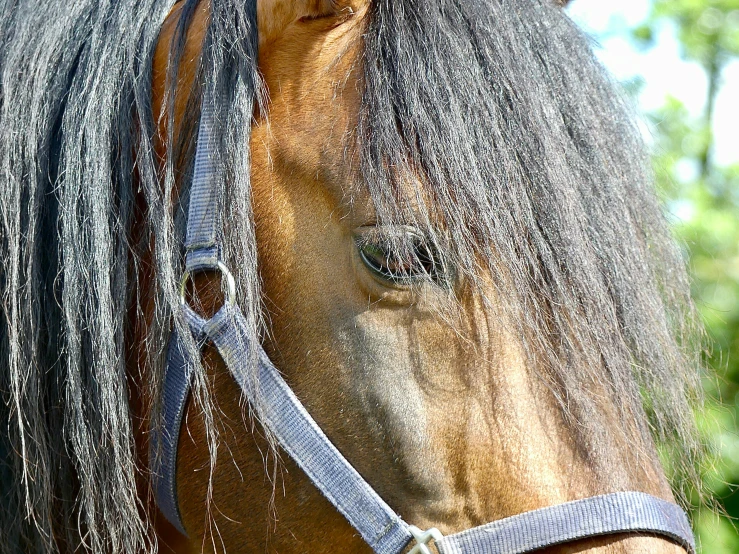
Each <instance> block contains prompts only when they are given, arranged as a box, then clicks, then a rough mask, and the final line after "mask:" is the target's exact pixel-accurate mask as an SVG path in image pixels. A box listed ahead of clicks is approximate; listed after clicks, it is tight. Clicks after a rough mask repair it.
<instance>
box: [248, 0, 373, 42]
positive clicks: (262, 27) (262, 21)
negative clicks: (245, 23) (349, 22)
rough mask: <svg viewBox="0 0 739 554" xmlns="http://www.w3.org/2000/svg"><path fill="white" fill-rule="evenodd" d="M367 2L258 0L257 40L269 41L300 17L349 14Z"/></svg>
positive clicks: (343, 0)
mask: <svg viewBox="0 0 739 554" xmlns="http://www.w3.org/2000/svg"><path fill="white" fill-rule="evenodd" d="M367 3H369V0H258V1H257V24H258V25H259V42H260V44H265V43H269V42H270V41H271V40H273V39H275V38H277V37H278V36H280V34H281V33H282V32H283V31H284V30H285V28H286V27H287V26H288V25H290V24H291V23H294V22H295V21H298V20H300V19H318V18H321V17H329V16H332V15H337V16H340V15H351V14H352V13H354V12H356V11H358V10H359V8H360V7H361V6H362V5H363V4H367Z"/></svg>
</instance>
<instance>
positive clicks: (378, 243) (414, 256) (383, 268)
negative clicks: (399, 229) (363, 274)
mask: <svg viewBox="0 0 739 554" xmlns="http://www.w3.org/2000/svg"><path fill="white" fill-rule="evenodd" d="M357 248H358V249H359V256H360V258H361V260H362V262H363V263H364V265H365V266H366V267H367V268H368V269H369V270H370V271H372V272H373V273H374V274H375V275H377V276H378V277H380V278H381V279H384V280H386V281H391V282H393V283H401V284H408V283H411V282H413V281H417V280H421V279H430V280H432V281H434V282H436V283H437V284H441V283H442V282H444V281H445V280H446V279H445V278H444V276H445V271H444V265H443V264H442V263H441V258H440V257H439V255H438V254H436V253H435V251H434V249H433V248H432V247H431V246H430V245H429V244H427V241H425V240H424V239H423V237H421V236H418V235H416V234H410V233H403V235H402V236H399V235H398V234H397V233H392V234H390V235H384V234H383V233H381V232H377V231H375V232H372V233H366V234H364V235H360V236H359V237H358V239H357Z"/></svg>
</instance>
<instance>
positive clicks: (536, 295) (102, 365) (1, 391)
mask: <svg viewBox="0 0 739 554" xmlns="http://www.w3.org/2000/svg"><path fill="white" fill-rule="evenodd" d="M196 4H197V2H196V1H194V0H188V1H187V2H185V5H184V7H183V8H182V9H183V10H185V11H187V10H190V13H192V10H194V9H195V6H196ZM170 7H171V6H170V2H169V1H168V0H167V1H164V0H162V1H159V0H147V1H143V2H142V1H135V0H121V1H119V2H115V3H113V4H108V3H102V2H98V1H97V0H85V1H78V2H74V3H73V5H72V4H69V5H68V4H65V3H59V2H52V1H41V2H39V1H38V0H34V1H19V2H16V3H15V4H13V5H12V6H9V7H8V8H7V12H8V13H7V14H5V15H6V16H7V17H4V18H3V21H2V22H0V38H2V52H0V69H1V70H2V112H1V113H0V144H1V145H2V148H0V167H2V168H3V170H2V174H0V195H1V196H0V216H2V220H1V223H0V264H1V265H0V283H2V290H3V310H2V317H1V318H0V352H1V354H2V360H1V361H0V395H2V398H3V401H2V402H1V403H0V420H2V421H7V422H8V424H7V425H4V426H3V428H2V430H1V431H0V498H2V499H3V501H2V502H1V503H0V536H2V537H3V540H2V541H0V552H6V551H7V552H15V551H17V550H18V549H22V550H26V551H36V550H38V551H54V550H62V549H64V548H66V547H69V548H70V549H74V548H77V547H79V546H83V547H84V548H87V549H89V550H91V551H107V550H110V551H116V552H138V551H139V550H141V549H142V548H147V545H148V544H149V535H148V534H149V533H150V532H151V529H150V527H149V526H148V522H147V521H146V517H145V516H142V514H143V513H145V512H144V510H142V508H141V505H140V501H139V497H138V491H137V487H136V483H135V482H134V480H133V477H132V476H133V475H136V474H137V472H139V471H140V470H141V468H139V467H137V461H136V460H135V455H134V447H133V444H134V431H135V427H136V425H137V422H135V421H132V420H131V415H130V409H131V408H130V404H129V402H130V397H131V395H132V393H131V392H130V391H129V390H128V388H127V380H126V376H125V365H124V362H125V358H126V348H127V347H131V346H132V345H130V344H128V342H127V337H129V336H130V335H132V334H133V331H132V330H131V329H130V328H129V320H128V319H127V317H128V314H129V311H128V309H127V308H128V305H129V302H130V300H131V298H132V297H133V296H134V290H135V289H137V288H138V286H139V283H137V281H136V278H135V277H134V276H135V275H137V272H138V266H137V260H138V259H139V257H140V256H141V255H142V252H143V250H144V249H146V248H147V247H148V245H149V243H150V241H151V242H153V243H154V246H155V249H154V251H155V258H154V260H153V262H152V263H153V265H154V266H155V269H153V270H152V272H151V275H152V278H153V279H154V281H155V284H156V287H157V288H158V292H157V293H156V298H155V299H154V300H153V304H154V309H153V312H154V322H153V325H152V326H151V327H152V328H151V329H150V333H151V335H150V339H149V341H148V342H147V345H146V348H147V349H148V356H149V359H150V360H158V359H159V357H160V356H161V350H162V348H163V344H164V340H163V337H164V336H165V335H166V333H167V331H168V329H169V321H170V317H171V314H172V313H173V310H175V309H176V305H177V302H178V298H177V293H176V283H177V278H178V276H179V272H180V264H181V240H182V237H183V229H182V221H183V214H184V210H185V208H186V197H185V198H184V200H185V202H183V204H182V205H180V206H179V207H178V209H177V210H175V211H174V212H173V210H171V209H170V206H171V205H172V203H173V202H174V200H173V198H171V196H170V193H169V191H171V190H173V189H174V188H175V186H174V183H175V181H176V180H182V181H183V182H186V180H187V179H186V175H187V172H188V170H187V168H186V167H184V166H183V163H182V160H183V159H185V158H188V157H189V156H188V153H192V152H193V148H192V147H193V144H194V142H193V141H194V138H195V133H194V132H193V133H186V135H187V136H188V140H185V141H184V142H183V144H182V145H181V147H180V148H172V149H168V150H167V152H166V153H165V156H166V160H165V163H164V170H162V169H161V167H160V160H158V159H157V157H156V155H155V153H154V152H155V142H156V141H155V140H154V138H153V137H154V134H155V131H154V129H155V122H154V120H153V114H152V110H151V100H150V84H151V75H150V61H151V56H152V52H153V50H154V47H155V45H156V41H157V36H158V33H159V27H160V25H161V22H162V21H163V19H164V17H165V15H166V13H167V12H168V11H169V9H170ZM211 9H212V15H211V19H210V21H211V22H210V25H209V28H208V31H207V35H206V37H205V41H204V56H203V62H202V66H201V68H200V79H201V82H200V85H202V90H203V93H204V94H205V95H206V98H207V99H210V101H214V102H216V108H217V109H216V113H217V119H218V120H219V121H222V123H223V125H222V126H221V127H220V129H219V131H218V137H217V140H220V141H221V143H222V148H221V152H222V157H221V159H219V160H217V161H216V163H217V166H218V167H219V168H220V169H221V174H222V175H223V188H224V196H223V202H224V206H226V209H227V213H228V216H227V217H228V218H229V221H231V222H233V225H234V227H233V228H232V229H231V231H232V233H230V234H229V240H228V241H226V244H227V248H228V251H227V256H228V258H229V260H230V261H231V266H232V267H233V268H238V272H239V274H238V278H239V282H240V284H241V296H242V303H243V305H244V306H245V307H246V310H247V315H248V318H249V321H250V324H251V325H252V334H253V336H254V337H259V336H260V335H261V334H262V333H263V329H262V321H261V304H260V302H261V299H260V287H259V276H258V268H257V265H256V253H255V252H256V247H255V244H254V232H253V220H252V215H251V207H250V198H251V196H250V182H249V172H250V167H249V156H248V155H244V153H245V152H248V145H249V129H250V127H251V123H252V118H253V114H254V110H255V106H259V107H260V108H259V109H261V110H264V111H265V112H266V104H265V102H264V98H263V91H262V89H261V82H260V78H259V75H258V69H257V65H256V64H257V62H256V59H257V57H256V54H257V53H256V49H255V44H256V40H255V36H254V32H255V30H254V29H255V24H256V20H255V17H256V14H255V13H253V12H252V11H250V10H249V9H248V8H246V7H244V3H239V2H235V3H233V4H231V3H225V2H215V3H214V4H213V6H212V8H211ZM185 19H186V18H185ZM365 25H366V29H365V31H364V33H363V35H362V41H363V56H362V59H361V60H360V64H361V78H360V86H361V90H362V98H361V106H360V109H359V114H358V120H357V127H356V129H355V130H353V132H352V133H350V135H351V141H352V142H351V144H348V150H347V152H348V153H349V156H356V158H357V159H358V160H359V162H358V164H359V165H358V174H359V175H360V179H359V180H360V183H359V185H358V186H359V187H360V188H362V189H363V190H365V191H367V192H368V193H369V195H370V197H371V199H372V203H373V206H374V209H375V210H376V212H377V216H378V219H379V220H380V221H383V222H387V223H403V224H405V223H407V222H408V220H409V218H410V219H412V221H413V222H414V223H415V224H417V225H419V226H420V227H424V226H425V228H424V231H425V232H426V233H427V234H428V236H429V237H430V238H431V239H432V240H434V238H435V237H438V248H439V249H444V251H445V252H447V253H448V255H449V257H450V259H451V260H453V261H454V264H455V266H456V268H457V270H458V271H459V272H460V273H461V274H463V275H465V276H466V277H467V278H468V279H469V282H471V283H473V284H474V283H475V282H477V281H478V280H479V279H480V278H481V274H484V275H485V276H491V277H492V280H493V282H494V284H495V288H496V293H497V295H498V296H499V298H501V299H503V300H504V301H503V302H500V303H499V304H498V305H500V306H502V307H503V308H504V310H505V314H504V317H505V319H506V321H510V322H514V323H515V330H516V334H517V336H518V337H519V339H520V341H521V343H522V345H523V346H524V350H525V352H526V353H527V355H528V357H529V359H530V362H531V365H532V367H536V368H538V371H539V372H540V373H541V376H542V378H543V379H545V380H546V381H547V382H548V383H550V385H551V387H552V388H553V390H555V392H556V394H558V395H559V396H560V397H562V398H565V397H566V398H567V405H566V409H568V410H570V411H571V412H572V418H573V421H576V422H577V424H576V425H575V426H574V427H575V428H578V429H583V428H584V429H585V430H584V431H582V433H581V440H583V441H585V438H584V437H585V436H588V435H589V433H588V431H587V428H588V425H589V423H588V414H590V413H591V412H592V409H593V405H594V404H593V399H592V398H591V397H590V396H589V393H588V386H587V384H588V383H589V382H594V381H595V382H605V383H607V386H608V390H609V392H610V393H611V394H612V395H613V396H614V397H619V398H621V399H623V404H622V406H623V410H624V413H623V415H624V416H625V418H626V417H628V418H631V417H632V416H634V415H637V416H638V417H637V420H642V417H641V416H642V414H643V413H644V411H645V409H644V408H642V402H643V401H645V402H646V404H645V405H646V406H647V408H646V414H647V416H648V424H645V426H644V427H643V428H642V429H641V430H640V431H641V432H643V433H645V434H646V433H648V432H650V431H651V432H653V433H655V434H656V435H657V436H658V438H663V439H671V438H672V439H674V438H678V439H679V440H678V441H676V442H675V443H674V445H675V446H674V448H677V449H678V450H677V452H678V453H679V456H678V458H679V459H682V460H683V463H684V464H685V469H687V470H690V468H691V466H692V463H693V461H694V460H693V454H694V450H695V449H697V444H698V443H697V442H696V441H695V439H694V430H693V428H692V419H691V416H690V407H689V403H690V401H691V400H692V398H691V397H698V396H699V394H698V392H697V391H698V388H697V387H698V383H697V377H696V371H695V368H696V367H697V366H698V363H697V361H696V359H695V357H694V354H693V353H694V352H695V349H694V348H692V346H691V344H692V343H691V341H692V340H693V335H692V334H691V333H692V329H691V325H692V323H691V322H692V317H693V316H692V307H691V303H690V300H689V292H688V285H687V279H686V276H685V271H684V267H683V265H684V264H683V261H682V259H681V257H680V253H679V251H678V250H677V249H676V247H675V246H674V245H673V243H672V241H671V239H670V236H669V232H668V230H667V228H666V226H665V223H664V218H663V216H662V214H661V211H660V208H659V205H658V203H657V202H656V200H655V197H654V193H653V191H652V185H651V183H652V179H651V176H650V172H649V169H648V162H647V160H646V158H645V157H644V156H643V155H642V154H641V152H643V145H642V144H641V140H640V139H639V135H638V132H637V130H636V128H635V127H634V125H633V124H632V122H631V118H630V116H629V114H628V112H629V110H628V109H627V108H626V107H625V105H624V102H623V101H622V100H621V99H620V97H619V95H618V94H617V93H615V92H614V87H613V86H612V85H611V84H610V83H609V81H608V78H607V77H606V76H605V75H604V74H603V71H602V70H601V68H600V67H599V65H598V64H597V62H595V61H594V59H593V55H592V53H591V52H590V44H589V43H588V40H587V39H586V38H585V37H584V36H583V35H582V33H581V32H580V31H578V30H577V29H576V28H575V27H574V25H573V24H572V23H571V22H570V21H569V20H568V19H567V18H566V16H564V15H563V14H562V13H561V11H560V10H559V9H557V8H555V7H554V6H552V5H551V4H550V3H549V2H547V1H544V0H541V1H537V0H532V1H530V2H528V1H526V2H524V1H522V2H519V3H517V4H516V6H515V9H514V8H513V7H512V6H509V5H508V4H506V5H502V4H499V3H497V2H483V1H477V0H468V1H462V0H457V1H452V0H428V1H425V2H413V1H411V0H407V1H397V2H385V1H377V2H372V3H371V4H370V9H369V11H368V14H367V21H366V24H365ZM173 48H174V50H173V52H174V55H173V59H176V58H177V52H181V51H182V49H183V48H184V44H183V43H181V42H179V43H177V42H174V43H173ZM176 84H177V83H176V81H173V82H172V83H171V85H172V86H173V87H175V86H176ZM193 102H194V103H195V105H197V102H195V101H193ZM193 129H194V128H193ZM134 152H135V156H134ZM134 174H135V176H136V179H135V180H134V177H133V176H134ZM183 174H184V177H183ZM409 175H414V176H417V177H419V178H418V179H416V180H410V181H409V180H408V179H407V177H408V176H409ZM409 182H410V183H411V184H410V186H409ZM134 183H136V185H135V186H134ZM226 185H228V186H226ZM140 197H143V198H144V202H143V203H144V204H145V205H146V209H145V210H144V211H145V213H144V214H143V215H145V218H146V229H145V230H144V231H141V230H139V231H136V232H133V231H132V230H131V225H132V222H133V221H134V220H135V218H137V217H140V216H142V214H141V213H139V212H138V211H137V210H140V209H141V208H140V204H141V203H140ZM418 198H424V199H426V202H427V204H424V203H423V202H418V201H417V199H418ZM409 205H412V206H413V210H411V211H409V210H408V209H407V206H409ZM432 222H433V223H432ZM441 234H443V235H444V239H443V240H442V238H441V236H440V235H441ZM132 260H133V261H132ZM155 365H156V364H152V367H154V366H155ZM148 375H149V377H148V378H149V379H150V381H149V382H148V386H150V387H151V390H152V393H151V397H152V398H154V399H156V398H157V386H158V382H159V378H160V377H161V375H160V373H159V372H157V371H151V372H150V374H148ZM143 382H146V381H143ZM198 390H199V391H200V393H199V394H201V395H202V398H203V402H204V404H203V405H204V410H205V411H206V412H207V410H208V407H209V404H208V402H209V401H208V398H207V387H206V386H205V384H204V383H201V384H200V387H199V389H198ZM153 402H154V406H153V409H154V411H155V412H156V400H154V401H153ZM596 436H597V434H596ZM213 440H215V438H214V439H213ZM597 446H598V445H597V444H595V445H590V446H588V448H590V449H592V450H597ZM688 472H689V471H688Z"/></svg>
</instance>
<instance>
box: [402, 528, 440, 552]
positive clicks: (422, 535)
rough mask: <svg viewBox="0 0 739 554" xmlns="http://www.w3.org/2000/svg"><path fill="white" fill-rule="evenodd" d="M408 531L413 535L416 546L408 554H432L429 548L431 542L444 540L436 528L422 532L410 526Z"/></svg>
mask: <svg viewBox="0 0 739 554" xmlns="http://www.w3.org/2000/svg"><path fill="white" fill-rule="evenodd" d="M408 530H409V531H410V532H411V535H413V538H414V539H415V541H416V545H415V546H414V547H413V548H412V549H411V550H410V552H408V554H431V550H429V547H428V546H427V545H428V543H429V541H430V540H432V539H433V540H434V541H438V540H441V539H443V538H444V535H442V534H441V531H439V530H438V529H437V528H436V527H432V528H431V529H429V530H428V531H421V530H420V529H419V528H418V527H416V526H415V525H409V526H408Z"/></svg>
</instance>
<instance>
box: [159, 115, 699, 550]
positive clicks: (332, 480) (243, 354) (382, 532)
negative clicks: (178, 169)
mask: <svg viewBox="0 0 739 554" xmlns="http://www.w3.org/2000/svg"><path fill="white" fill-rule="evenodd" d="M213 125H214V118H213V109H212V106H211V105H210V104H209V103H207V102H203V107H202V113H201V119H200V127H199V133H198V139H197V150H196V154H195V169H194V173H193V180H192V186H191V190H190V206H189V213H188V223H187V237H186V240H185V249H186V257H185V273H184V275H183V278H182V282H181V290H180V315H181V317H182V318H183V319H184V321H185V323H186V327H187V328H188V329H189V332H190V333H192V336H193V338H194V340H195V343H196V344H197V345H199V346H202V345H204V344H205V343H206V342H210V343H211V344H212V345H214V346H215V347H216V348H217V350H218V352H219V353H220V355H221V357H222V358H223V361H224V362H225V363H226V366H227V367H228V369H229V371H230V373H231V375H232V376H233V377H234V379H235V380H236V382H237V383H238V384H239V386H240V387H241V390H242V391H243V393H244V396H245V398H246V399H247V400H248V401H249V402H250V403H251V404H252V405H257V404H256V403H257V402H258V406H259V414H260V421H261V423H262V424H263V425H264V426H265V428H266V429H267V430H268V432H269V433H270V434H271V435H272V436H273V437H274V438H275V439H276V441H277V443H278V444H279V446H280V447H281V448H283V449H284V450H285V451H286V452H287V453H288V454H289V455H290V457H291V458H292V459H293V460H294V461H295V462H296V463H297V464H298V466H300V468H301V469H302V470H303V471H304V472H305V473H306V475H307V476H308V477H309V478H310V480H311V481H312V482H313V484H314V485H315V486H316V487H317V488H318V489H319V490H320V491H321V493H322V494H323V495H324V496H325V497H326V498H327V499H328V500H329V501H330V502H331V504H333V506H334V507H335V508H336V509H337V510H338V511H339V512H341V513H342V514H343V515H344V517H346V519H347V520H348V521H349V523H350V524H351V525H352V526H353V527H354V528H355V529H356V530H357V531H358V532H359V534H360V535H361V537H362V538H363V539H364V540H365V541H366V542H367V543H368V544H369V546H370V547H371V548H372V549H373V551H374V552H376V553H377V554H400V553H401V552H405V551H406V550H407V549H408V548H410V550H408V554H430V552H431V551H430V550H429V544H430V543H432V541H433V544H434V546H435V548H436V550H437V551H438V552H439V553H440V554H483V553H485V554H487V553H490V554H493V553H507V554H516V553H523V552H530V551H533V550H537V549H540V548H543V547H546V546H553V545H557V544H562V543H567V542H570V541H574V540H578V539H583V538H588V537H595V536H600V535H610V534H615V533H646V534H656V535H661V536H665V537H668V538H670V539H672V540H674V541H675V542H677V543H678V544H680V545H681V546H683V547H684V548H685V549H686V550H687V551H688V552H689V553H690V554H694V553H695V543H694V538H693V534H692V531H691V528H690V523H689V521H688V518H687V516H686V514H685V512H684V511H683V510H682V509H681V508H680V507H679V506H677V505H676V504H674V503H672V502H667V501H665V500H662V499H659V498H656V497H654V496H651V495H649V494H645V493H642V492H634V491H629V492H616V493H611V494H605V495H600V496H593V497H589V498H585V499H582V500H576V501H573V502H567V503H564V504H558V505H555V506H550V507H547V508H542V509H538V510H533V511H530V512H525V513H522V514H519V515H516V516H512V517H508V518H505V519H501V520H498V521H493V522H492V523H488V524H486V525H482V526H479V527H475V528H472V529H468V530H466V531H462V532H459V533H455V534H452V535H447V536H442V534H441V533H440V532H439V531H438V530H437V529H435V528H432V529H429V530H427V531H422V530H420V529H418V528H417V527H415V526H413V525H409V524H407V523H406V522H404V521H403V520H402V519H401V518H400V516H399V515H398V514H396V513H395V512H394V511H393V510H392V508H390V507H389V506H388V505H387V504H386V503H385V502H384V501H383V500H382V498H380V496H379V495H378V494H377V493H376V492H375V491H374V489H372V487H371V486H370V485H369V484H368V483H367V482H366V481H365V480H364V479H363V478H362V476H361V475H360V474H359V473H358V472H357V471H356V470H355V469H354V468H353V467H352V465H351V464H350V463H349V462H348V461H347V460H346V459H345V458H344V456H342V454H341V453H340V452H339V451H338V450H337V449H336V447H335V446H334V445H333V444H332V443H331V442H330V441H329V439H328V438H327V437H326V435H325V434H324V433H323V431H322V430H321V428H320V427H319V426H318V424H317V423H316V422H315V421H314V420H313V418H312V417H311V416H310V414H309V413H308V412H307V411H306V409H305V408H304V407H303V405H302V404H301V403H300V401H299V400H298V398H297V397H296V396H295V394H294V393H293V392H292V390H291V389H290V387H289V386H288V385H287V383H286V382H285V381H284V380H283V379H282V377H281V376H280V373H279V371H278V370H277V369H276V368H275V367H274V365H273V364H272V362H271V361H270V360H269V358H268V356H267V354H266V353H265V351H264V350H263V348H262V346H261V345H260V344H259V343H256V344H255V343H254V341H253V339H251V338H250V334H249V332H248V326H247V322H246V319H245V317H244V315H243V314H242V312H241V310H240V309H239V307H238V306H237V304H236V302H235V297H236V283H235V281H234V278H233V276H232V274H231V272H230V271H229V270H228V268H227V267H226V265H225V264H224V263H223V261H222V260H221V252H222V249H221V247H220V243H219V240H220V239H219V232H218V231H219V227H220V223H221V214H220V204H219V201H218V192H219V191H218V187H217V186H216V179H215V178H214V168H213V164H212V160H213V159H214V145H213V140H212V136H213V133H212V130H213V129H214V127H213ZM203 271H218V272H220V273H221V274H222V276H223V277H224V281H225V285H226V286H225V289H226V293H225V300H224V304H223V306H222V307H221V308H220V310H219V311H218V312H217V313H216V314H215V315H214V316H213V317H212V318H210V319H205V318H203V317H201V316H200V315H198V314H197V313H196V312H195V311H194V310H193V309H192V308H191V307H190V306H189V304H188V302H187V300H186V294H185V293H186V287H187V284H188V282H189V280H190V278H191V276H192V275H193V274H195V273H198V272H203ZM192 354H193V353H192V349H191V348H188V342H187V341H184V340H183V337H182V336H181V335H180V331H178V330H177V329H176V328H175V330H174V331H173V333H172V336H171V338H170V341H169V345H168V350H167V357H166V366H165V372H164V383H163V402H162V410H161V414H160V418H159V419H158V420H157V421H156V423H157V424H156V425H154V426H153V428H152V440H151V448H150V460H151V462H150V465H151V469H152V479H153V486H154V495H155V498H156V502H157V504H158V506H159V509H160V510H161V511H162V513H163V514H164V515H165V516H166V518H167V519H168V520H169V521H170V522H171V523H172V524H173V525H174V526H175V527H176V528H177V529H178V530H179V531H180V532H181V533H183V534H184V535H186V534H187V533H186V530H185V528H184V526H183V523H182V520H181V517H180V512H179V504H178V499H177V483H176V467H177V443H178V438H179V433H180V427H181V424H182V420H183V415H184V411H185V405H186V402H187V398H188V396H189V392H190V383H191V378H192V372H193V368H194V367H195V366H196V364H195V361H194V360H193V359H192V357H191V356H192ZM253 361H256V364H257V371H256V372H255V371H254V369H253V365H252V362H253Z"/></svg>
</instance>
